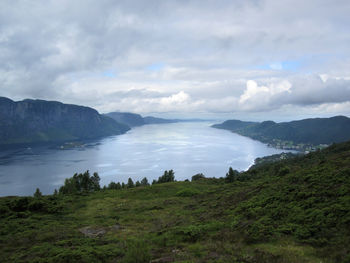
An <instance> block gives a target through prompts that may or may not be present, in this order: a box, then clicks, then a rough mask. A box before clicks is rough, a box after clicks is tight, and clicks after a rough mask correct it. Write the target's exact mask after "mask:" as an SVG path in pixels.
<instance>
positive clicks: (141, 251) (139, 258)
mask: <svg viewBox="0 0 350 263" xmlns="http://www.w3.org/2000/svg"><path fill="white" fill-rule="evenodd" d="M150 260H151V255H150V251H149V248H148V246H147V245H146V242H144V241H141V240H137V241H129V242H128V244H127V250H126V253H125V257H124V259H123V261H122V262H123V263H149V262H150Z"/></svg>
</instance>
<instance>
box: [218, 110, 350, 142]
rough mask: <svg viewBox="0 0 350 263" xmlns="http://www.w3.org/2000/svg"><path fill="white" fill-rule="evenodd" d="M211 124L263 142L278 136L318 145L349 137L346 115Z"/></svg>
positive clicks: (341, 140)
mask: <svg viewBox="0 0 350 263" xmlns="http://www.w3.org/2000/svg"><path fill="white" fill-rule="evenodd" d="M238 123H239V125H238ZM212 127H213V128H219V129H225V130H230V131H232V132H235V133H238V134H241V135H244V136H247V137H250V138H253V139H256V140H259V141H262V142H265V143H272V142H273V141H274V140H279V141H290V142H292V143H294V144H312V145H320V144H332V143H339V142H344V141H347V140H350V118H348V117H346V116H334V117H330V118H308V119H302V120H295V121H290V122H280V123H276V122H273V121H264V122H245V121H238V120H228V121H225V122H223V123H221V124H214V125H212Z"/></svg>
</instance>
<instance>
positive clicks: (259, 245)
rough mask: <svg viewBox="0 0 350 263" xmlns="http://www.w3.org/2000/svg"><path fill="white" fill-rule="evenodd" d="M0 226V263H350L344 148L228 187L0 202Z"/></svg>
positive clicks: (200, 184)
mask: <svg viewBox="0 0 350 263" xmlns="http://www.w3.org/2000/svg"><path fill="white" fill-rule="evenodd" d="M0 217H1V218H0V261H1V262H75V261H76V262H119V261H121V260H124V262H142V261H136V258H137V257H139V258H140V257H142V256H144V258H147V257H150V258H151V259H159V258H163V262H164V261H165V260H170V259H172V260H174V261H175V262H349V260H350V258H349V256H348V254H349V253H350V251H349V246H348V244H350V143H345V144H340V145H337V146H334V147H333V146H332V147H330V148H328V149H326V150H324V151H321V152H317V153H312V154H309V155H307V156H305V157H299V158H298V159H292V160H287V161H283V162H278V163H274V164H266V165H263V166H261V167H259V168H253V169H251V170H250V171H248V172H246V173H245V174H243V175H242V177H241V178H240V180H236V181H235V182H233V183H225V182H224V180H220V179H215V180H214V179H205V180H199V181H195V182H175V183H166V184H159V185H153V186H150V187H139V188H134V189H125V190H107V191H100V192H96V193H91V194H86V195H75V196H58V197H54V196H46V197H43V198H42V199H34V198H29V199H28V198H17V197H12V198H11V197H7V198H1V199H0ZM116 225H117V226H120V228H119V229H117V227H115V226H116ZM87 226H89V227H91V228H93V229H96V230H100V231H101V230H103V231H105V232H106V233H105V234H104V235H102V236H101V237H96V238H90V237H85V236H84V235H83V234H82V233H81V232H80V231H79V229H81V228H82V227H87ZM146 261H147V260H145V262H146Z"/></svg>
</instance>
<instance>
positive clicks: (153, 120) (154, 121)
mask: <svg viewBox="0 0 350 263" xmlns="http://www.w3.org/2000/svg"><path fill="white" fill-rule="evenodd" d="M143 120H144V121H145V124H163V123H164V124H165V123H175V122H180V121H181V120H172V119H163V118H157V117H152V116H146V117H144V118H143Z"/></svg>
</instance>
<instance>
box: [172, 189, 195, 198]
mask: <svg viewBox="0 0 350 263" xmlns="http://www.w3.org/2000/svg"><path fill="white" fill-rule="evenodd" d="M198 194H200V192H199V191H198V190H197V189H182V190H180V191H178V192H177V193H176V196H181V197H192V196H194V195H198Z"/></svg>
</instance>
